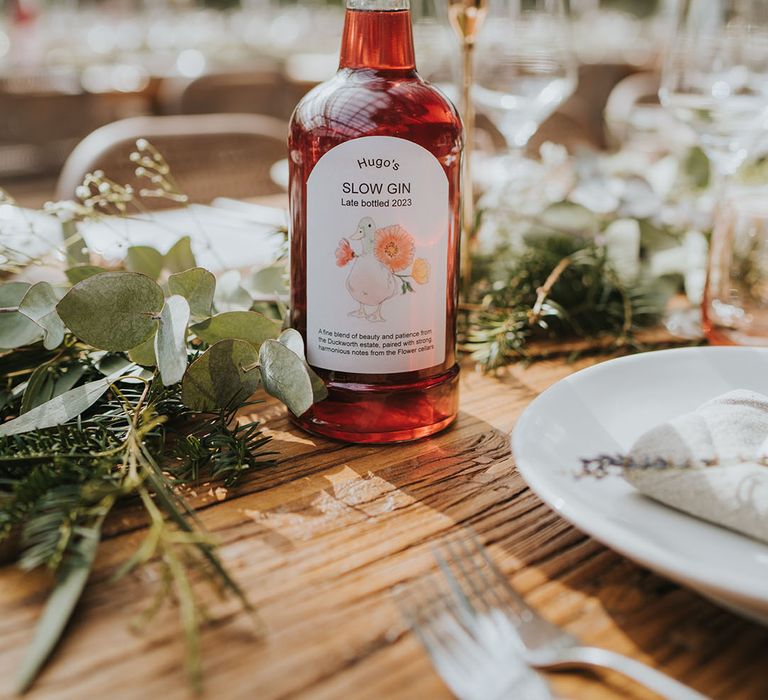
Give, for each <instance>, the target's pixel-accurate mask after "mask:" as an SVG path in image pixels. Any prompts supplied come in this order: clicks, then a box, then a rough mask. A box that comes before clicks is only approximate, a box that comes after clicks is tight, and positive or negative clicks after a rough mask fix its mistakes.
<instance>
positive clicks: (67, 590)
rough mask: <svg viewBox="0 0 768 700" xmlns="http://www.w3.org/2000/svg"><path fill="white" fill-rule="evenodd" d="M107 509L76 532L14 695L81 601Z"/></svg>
mask: <svg viewBox="0 0 768 700" xmlns="http://www.w3.org/2000/svg"><path fill="white" fill-rule="evenodd" d="M108 510H109V506H106V508H105V510H104V513H103V514H102V515H100V517H99V518H98V520H97V521H96V522H95V523H94V524H92V525H91V526H90V527H88V529H87V530H85V531H84V529H83V528H81V529H80V532H79V533H78V535H79V537H80V541H79V542H78V544H77V552H76V553H74V554H72V555H70V556H69V558H68V559H67V561H66V562H65V564H64V565H63V566H62V569H61V571H60V572H59V576H58V579H57V581H56V586H55V588H54V589H53V592H52V593H51V594H50V595H49V596H48V600H47V601H46V603H45V608H43V613H42V615H41V616H40V620H39V621H38V623H37V627H36V628H35V636H34V637H33V639H32V643H31V644H30V646H29V647H28V649H27V652H26V655H25V656H24V660H23V661H22V663H21V668H20V669H19V673H18V676H17V678H16V693H17V694H21V693H24V692H25V691H26V690H27V689H28V688H29V686H30V685H31V684H32V682H33V681H34V680H35V677H36V676H37V674H38V672H39V671H40V669H41V668H42V666H43V664H44V663H45V662H46V660H47V659H48V657H49V656H50V654H51V652H52V651H53V649H54V647H55V646H56V644H57V643H58V641H59V639H60V638H61V635H62V633H63V632H64V628H65V627H66V625H67V622H68V621H69V618H70V617H71V616H72V612H73V611H74V609H75V606H76V605H77V601H78V600H80V596H81V595H82V593H83V589H84V588H85V584H86V582H87V581H88V576H89V575H90V572H91V567H92V566H93V561H94V559H95V558H96V551H97V549H98V548H99V542H100V541H101V524H102V523H103V521H104V517H105V516H106V513H107V511H108Z"/></svg>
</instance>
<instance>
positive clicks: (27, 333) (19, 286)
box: [0, 282, 43, 349]
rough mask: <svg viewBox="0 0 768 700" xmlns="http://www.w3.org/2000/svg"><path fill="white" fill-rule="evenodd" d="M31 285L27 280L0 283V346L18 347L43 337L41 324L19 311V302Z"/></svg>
mask: <svg viewBox="0 0 768 700" xmlns="http://www.w3.org/2000/svg"><path fill="white" fill-rule="evenodd" d="M31 286H32V285H31V284H29V283H28V282H7V283H6V284H3V285H0V348H7V349H13V348H20V347H22V346H24V345H31V344H32V343H36V342H37V341H38V340H40V339H41V338H42V337H43V329H42V328H41V326H39V325H38V324H37V323H35V322H34V321H33V320H32V319H31V318H29V317H28V316H25V315H24V314H23V313H21V312H20V311H19V304H21V301H22V299H23V298H24V295H25V294H26V293H27V291H28V290H29V289H30V288H31Z"/></svg>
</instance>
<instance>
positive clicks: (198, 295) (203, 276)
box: [168, 267, 216, 321]
mask: <svg viewBox="0 0 768 700" xmlns="http://www.w3.org/2000/svg"><path fill="white" fill-rule="evenodd" d="M168 289H169V291H170V292H171V294H180V295H181V296H183V297H184V298H185V299H186V300H187V301H188V302H189V311H190V315H191V317H192V319H193V320H195V321H202V320H204V319H206V318H209V317H210V315H211V307H212V305H213V295H214V293H215V291H216V278H215V277H214V276H213V274H211V273H210V272H208V270H206V269H204V268H202V267H193V268H192V269H191V270H185V271H184V272H177V273H176V274H173V275H171V276H170V277H169V278H168Z"/></svg>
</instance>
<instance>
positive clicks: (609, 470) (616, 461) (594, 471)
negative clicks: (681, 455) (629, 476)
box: [576, 453, 717, 479]
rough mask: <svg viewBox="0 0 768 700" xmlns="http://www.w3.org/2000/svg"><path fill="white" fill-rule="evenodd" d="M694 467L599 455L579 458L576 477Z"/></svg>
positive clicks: (654, 460)
mask: <svg viewBox="0 0 768 700" xmlns="http://www.w3.org/2000/svg"><path fill="white" fill-rule="evenodd" d="M716 464H717V460H711V461H709V462H705V463H704V466H707V467H712V466H715V465H716ZM693 468H694V465H693V464H691V463H690V462H683V463H682V464H675V463H674V462H670V461H669V460H667V459H664V458H663V457H653V458H652V457H644V458H643V459H641V460H638V459H635V458H634V457H630V456H629V455H623V454H620V453H616V454H606V453H604V454H599V455H597V456H596V457H590V458H584V457H582V458H581V469H580V471H579V472H577V474H576V476H577V477H582V476H591V477H594V478H597V479H602V478H603V477H606V476H610V475H612V474H622V473H623V472H624V471H625V470H637V471H666V470H670V469H693Z"/></svg>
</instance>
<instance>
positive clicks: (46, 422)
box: [0, 377, 112, 437]
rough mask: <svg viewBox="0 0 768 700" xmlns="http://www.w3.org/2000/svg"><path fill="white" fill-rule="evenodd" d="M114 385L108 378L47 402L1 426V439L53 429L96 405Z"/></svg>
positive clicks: (84, 385)
mask: <svg viewBox="0 0 768 700" xmlns="http://www.w3.org/2000/svg"><path fill="white" fill-rule="evenodd" d="M111 383H112V380H110V379H109V378H108V377H105V378H104V379H96V380H94V381H92V382H87V383H86V384H83V385H82V386H78V387H75V388H74V389H70V390H69V391H65V392H64V393H63V394H60V395H59V396H56V397H54V398H52V399H51V400H50V401H46V402H45V403H44V404H41V405H40V406H37V407H36V408H33V409H32V410H30V411H28V412H27V413H24V414H23V415H20V416H19V417H18V418H14V419H13V420H10V421H8V422H6V423H3V424H1V425H0V437H2V436H5V435H18V434H19V433H26V432H29V431H30V430H40V429H42V428H52V427H53V426H55V425H61V424H62V423H66V422H67V421H68V420H72V419H73V418H76V417H77V416H79V415H80V414H81V413H82V412H83V411H85V410H86V409H88V408H90V407H91V406H92V405H93V404H94V403H96V402H97V401H98V400H99V399H100V398H101V397H102V396H103V395H104V393H105V392H106V391H107V389H109V385H110V384H111Z"/></svg>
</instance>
